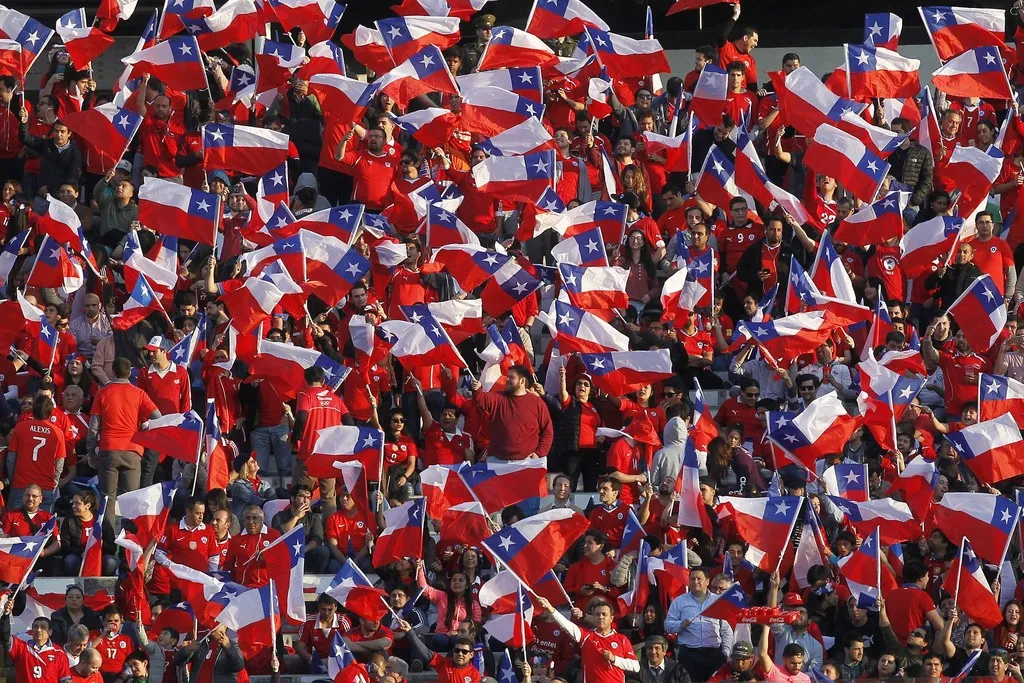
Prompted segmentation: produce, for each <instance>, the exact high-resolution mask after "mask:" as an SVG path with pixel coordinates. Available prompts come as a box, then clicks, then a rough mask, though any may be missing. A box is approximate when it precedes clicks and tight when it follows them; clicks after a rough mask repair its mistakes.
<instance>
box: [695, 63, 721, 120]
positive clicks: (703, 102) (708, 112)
mask: <svg viewBox="0 0 1024 683" xmlns="http://www.w3.org/2000/svg"><path fill="white" fill-rule="evenodd" d="M728 93H729V74H728V73H726V71H725V69H722V68H719V67H717V66H714V65H712V64H707V65H705V66H704V68H703V69H702V70H701V72H700V76H699V77H698V78H697V85H695V86H694V88H693V99H691V100H690V110H691V111H692V112H693V113H694V114H696V115H697V117H698V118H699V119H700V120H701V121H707V122H708V123H709V124H711V125H718V124H720V123H721V122H722V113H723V112H724V111H725V100H726V97H727V96H728Z"/></svg>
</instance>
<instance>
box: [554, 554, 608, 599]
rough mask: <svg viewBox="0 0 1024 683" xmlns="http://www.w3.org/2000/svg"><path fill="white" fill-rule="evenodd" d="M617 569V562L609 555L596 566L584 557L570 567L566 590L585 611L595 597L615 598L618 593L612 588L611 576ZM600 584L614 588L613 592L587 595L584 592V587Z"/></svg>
mask: <svg viewBox="0 0 1024 683" xmlns="http://www.w3.org/2000/svg"><path fill="white" fill-rule="evenodd" d="M614 569H615V560H613V559H612V558H610V557H608V556H607V555H605V556H604V558H603V559H602V560H601V561H600V562H598V563H597V564H594V563H593V562H591V561H590V560H589V559H587V558H586V557H584V558H583V559H582V560H579V561H578V562H574V563H573V564H572V565H571V566H570V567H569V571H567V572H566V574H565V590H566V592H567V593H569V595H572V596H575V597H576V600H575V601H574V603H573V604H575V605H576V606H577V607H579V608H580V609H583V607H584V605H586V604H587V603H588V602H590V601H591V600H592V599H593V598H594V597H596V596H601V595H604V596H606V597H612V598H614V597H615V593H616V591H615V590H614V588H613V587H612V582H611V575H612V570H614ZM595 583H599V584H601V585H602V586H607V587H608V588H612V590H611V591H593V590H591V591H588V592H587V593H583V592H582V588H583V586H590V587H591V588H593V585H592V584H595Z"/></svg>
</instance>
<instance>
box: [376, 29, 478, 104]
mask: <svg viewBox="0 0 1024 683" xmlns="http://www.w3.org/2000/svg"><path fill="white" fill-rule="evenodd" d="M373 86H376V87H377V88H378V89H379V90H380V92H383V93H386V94H387V95H388V96H389V97H391V98H392V99H393V100H395V101H396V102H397V103H398V106H399V107H401V108H403V109H404V108H405V107H406V106H407V105H408V104H409V101H410V100H412V99H413V98H415V97H418V96H420V95H426V94H428V93H432V92H436V93H440V94H442V95H454V94H456V93H458V92H459V87H458V86H457V85H456V84H455V78H454V77H453V76H452V72H451V71H449V70H448V62H446V61H445V59H444V55H443V54H442V53H441V50H440V49H438V47H437V46H436V45H428V46H427V47H425V48H423V49H422V50H420V51H419V52H417V53H416V54H415V55H413V56H412V57H410V58H409V59H408V60H406V61H404V62H402V63H401V64H399V65H398V66H396V67H395V68H393V69H391V70H390V71H388V72H387V73H385V74H383V75H382V76H381V77H380V78H379V79H378V80H377V81H375V82H374V83H373V85H371V86H370V87H373Z"/></svg>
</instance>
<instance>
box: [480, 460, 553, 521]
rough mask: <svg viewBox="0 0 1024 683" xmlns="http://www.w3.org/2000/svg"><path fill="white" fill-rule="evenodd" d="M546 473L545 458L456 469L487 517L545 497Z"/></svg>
mask: <svg viewBox="0 0 1024 683" xmlns="http://www.w3.org/2000/svg"><path fill="white" fill-rule="evenodd" d="M547 473H548V460H547V458H531V459H530V460H525V461H523V462H516V463H504V464H502V463H493V462H486V461H485V462H481V463H477V464H475V465H473V466H472V467H467V468H463V469H461V470H460V474H461V476H462V478H463V480H464V481H465V482H466V484H467V485H468V486H469V489H470V491H472V493H473V497H474V499H475V500H476V501H477V502H479V503H480V504H481V505H483V506H484V508H485V509H486V510H487V513H488V514H494V513H495V512H500V511H501V510H503V509H504V508H507V507H511V506H513V505H517V504H519V503H521V502H523V501H524V500H526V499H527V498H531V497H534V496H546V495H547V494H548V486H547ZM488 535H490V534H488Z"/></svg>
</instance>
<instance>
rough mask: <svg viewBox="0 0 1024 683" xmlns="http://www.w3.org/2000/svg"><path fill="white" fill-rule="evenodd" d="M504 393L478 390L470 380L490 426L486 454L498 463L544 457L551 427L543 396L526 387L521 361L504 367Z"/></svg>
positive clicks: (527, 374)
mask: <svg viewBox="0 0 1024 683" xmlns="http://www.w3.org/2000/svg"><path fill="white" fill-rule="evenodd" d="M506 378H507V384H506V389H505V393H503V394H497V393H494V392H490V391H481V390H480V382H476V381H474V382H473V384H472V389H473V397H474V399H475V401H476V403H477V405H478V406H479V407H480V409H481V412H482V413H483V415H484V418H485V419H486V420H487V422H488V427H489V429H490V435H491V443H490V445H489V446H488V450H487V456H486V457H488V458H492V459H494V460H496V461H497V462H499V463H507V462H512V461H521V460H528V459H531V458H543V457H546V456H547V454H548V451H550V450H551V443H552V441H553V439H554V430H553V429H552V427H551V413H550V412H549V411H548V406H547V404H546V403H545V402H544V399H542V398H540V397H539V396H537V395H536V394H534V393H533V392H531V391H530V390H529V387H530V384H531V379H532V378H531V376H530V371H529V370H528V369H526V367H524V366H522V365H513V366H512V367H510V368H509V369H508V373H507V376H506Z"/></svg>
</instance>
